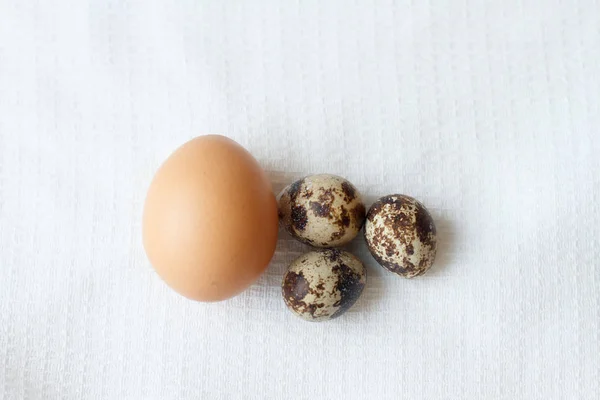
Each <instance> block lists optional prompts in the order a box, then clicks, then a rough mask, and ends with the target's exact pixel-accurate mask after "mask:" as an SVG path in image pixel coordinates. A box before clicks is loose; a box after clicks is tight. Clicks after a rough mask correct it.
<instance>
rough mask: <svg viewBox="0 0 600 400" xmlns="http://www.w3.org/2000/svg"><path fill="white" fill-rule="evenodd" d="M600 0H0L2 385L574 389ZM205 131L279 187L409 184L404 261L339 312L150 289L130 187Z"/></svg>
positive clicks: (466, 394)
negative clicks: (414, 217) (431, 227)
mask: <svg viewBox="0 0 600 400" xmlns="http://www.w3.org/2000/svg"><path fill="white" fill-rule="evenodd" d="M599 127H600V3H598V1H595V0H550V1H543V0H481V1H478V0H441V1H424V2H422V1H392V0H381V1H379V0H352V1H346V0H338V1H320V0H306V1H304V0H298V1H279V0H257V1H242V0H237V1H236V0H231V1H229V0H223V1H217V0H215V1H208V0H205V1H202V0H181V1H158V0H143V1H142V0H72V1H67V0H62V1H61V0H50V1H33V0H0V399H7V400H8V399H10V400H12V399H200V398H202V399H334V398H340V399H400V398H407V399H419V398H422V399H459V398H465V399H484V398H487V399H567V398H569V399H595V398H598V397H597V396H598V393H599V392H600V337H599V332H600V305H599V301H600V300H599V297H600V294H599V293H600V268H599V267H600V261H599V260H600V251H599V240H600V209H599V204H600V157H599V153H600V128H599ZM201 133H222V134H226V135H228V136H230V137H232V138H234V139H236V140H237V141H239V142H240V143H241V144H242V145H244V146H246V147H247V148H248V149H249V150H250V151H251V152H252V153H253V154H254V155H255V156H256V157H257V159H258V160H259V161H260V163H261V164H262V165H263V166H264V167H265V168H266V169H267V170H269V171H271V176H272V178H273V182H274V186H275V187H276V189H280V188H281V187H282V186H283V185H284V184H285V183H287V182H289V181H290V180H291V179H293V178H294V177H298V176H300V175H303V174H308V173H318V172H329V173H335V174H339V175H343V176H345V177H347V178H348V179H350V180H351V181H352V182H353V183H355V184H356V185H357V186H358V187H359V188H360V189H361V190H362V191H363V193H364V194H365V196H366V197H367V199H368V200H369V202H372V201H373V200H374V199H375V198H376V197H377V196H380V195H385V194H389V193H394V192H400V193H406V194H409V195H412V196H414V197H417V198H418V199H420V200H421V201H422V202H423V203H424V204H426V205H427V206H428V207H429V209H430V210H431V212H432V214H433V216H434V218H435V220H436V222H437V226H438V231H439V240H440V246H439V255H438V261H437V263H436V265H435V267H434V269H433V270H432V271H431V272H430V273H429V274H427V275H426V276H423V277H420V278H417V279H414V280H405V279H401V278H399V277H396V276H394V275H392V274H391V273H387V272H386V271H384V270H383V269H381V268H380V267H378V266H377V265H376V264H375V262H374V261H373V260H372V258H370V257H369V255H368V254H367V253H366V252H365V246H364V244H363V243H362V242H361V240H357V241H356V243H355V244H353V245H351V246H350V248H351V249H352V250H353V251H354V252H355V253H356V254H357V255H359V256H360V257H361V258H362V259H363V260H364V261H365V263H366V264H367V268H368V273H369V281H368V285H367V288H366V289H365V292H364V295H363V297H362V298H361V299H360V300H359V302H358V303H357V304H356V305H355V307H354V308H352V309H351V311H350V312H349V313H347V314H346V315H345V316H344V317H341V318H339V319H337V320H335V321H332V322H329V323H321V324H316V323H314V324H311V323H307V322H304V321H302V320H300V319H297V318H295V317H294V316H293V315H292V314H291V313H290V312H289V311H288V310H287V309H286V308H285V305H284V303H283V301H282V298H281V294H280V282H281V278H282V274H283V271H284V270H285V267H286V264H288V263H289V262H290V261H291V260H293V259H294V258H295V257H297V256H298V255H299V254H301V253H302V252H303V251H305V250H306V247H304V246H303V245H300V244H298V243H296V242H294V241H292V240H291V239H290V238H289V237H288V236H286V235H284V234H283V233H282V234H281V235H280V236H281V237H280V241H279V245H278V251H277V253H276V255H275V257H274V259H273V261H272V263H271V265H270V267H269V269H268V271H267V272H266V273H265V275H264V276H263V277H262V278H261V279H260V280H259V281H258V282H257V283H256V284H255V285H254V286H252V287H251V288H250V289H249V290H248V291H246V292H245V293H243V294H242V295H240V296H239V297H236V298H234V299H232V300H230V301H226V302H223V303H217V304H199V303H194V302H191V301H187V300H185V299H183V298H181V297H179V296H178V295H176V294H174V293H173V292H172V291H171V290H169V289H168V288H167V287H166V286H165V285H164V284H163V283H162V281H161V280H160V279H159V278H158V276H157V275H156V274H155V273H154V272H153V271H152V269H151V268H150V266H149V264H148V262H147V260H146V257H145V255H144V252H143V249H142V246H141V235H140V227H141V224H140V215H141V208H142V204H143V199H144V196H145V191H146V188H147V186H148V184H149V182H150V179H151V178H152V175H153V173H154V171H155V170H156V168H157V167H158V165H159V164H160V162H162V160H164V159H165V157H166V156H167V155H168V154H169V153H170V152H171V151H172V150H173V149H174V148H176V147H177V146H178V145H180V144H181V143H183V142H185V141H186V140H188V139H190V138H191V137H193V136H196V135H198V134H201Z"/></svg>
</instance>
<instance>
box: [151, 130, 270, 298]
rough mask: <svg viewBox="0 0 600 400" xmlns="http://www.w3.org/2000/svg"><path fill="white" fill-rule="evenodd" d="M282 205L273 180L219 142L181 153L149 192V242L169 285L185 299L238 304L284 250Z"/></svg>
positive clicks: (204, 140)
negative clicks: (279, 233)
mask: <svg viewBox="0 0 600 400" xmlns="http://www.w3.org/2000/svg"><path fill="white" fill-rule="evenodd" d="M277 230H278V216H277V202H276V200H275V196H274V194H273V192H272V188H271V184H270V182H269V179H268V177H267V175H266V173H265V172H264V171H263V170H262V168H261V167H260V166H259V165H258V163H257V162H256V160H255V159H254V158H253V157H252V155H250V153H248V152H247V151H246V150H245V149H244V148H243V147H242V146H240V145H239V144H237V143H236V142H234V141H233V140H231V139H228V138H226V137H224V136H218V135H207V136H200V137H198V138H196V139H193V140H191V141H189V142H188V143H186V144H184V145H183V146H181V147H180V148H179V149H177V150H176V151H175V152H174V153H173V154H172V155H171V156H170V157H169V158H168V159H167V160H166V161H165V162H164V164H163V165H162V166H161V167H160V169H159V170H158V172H157V173H156V175H155V176H154V179H153V180H152V183H151V185H150V188H149V190H148V194H147V197H146V202H145V206H144V214H143V242H144V248H145V250H146V253H147V255H148V258H149V259H150V262H151V264H152V266H153V267H154V269H155V270H156V272H157V273H158V274H159V275H160V276H161V277H162V279H163V280H164V281H165V282H166V283H167V284H168V285H169V286H171V287H172V288H173V289H174V290H175V291H177V292H179V293H180V294H182V295H183V296H185V297H188V298H190V299H194V300H199V301H219V300H224V299H227V298H229V297H232V296H235V295H236V294H238V293H240V292H241V291H243V290H244V289H246V288H247V287H248V286H249V285H251V284H252V283H253V282H254V281H255V280H256V279H257V278H258V277H259V276H260V274H261V273H262V272H263V271H264V270H265V269H266V267H267V265H268V263H269V261H270V260H271V257H272V256H273V253H274V252H275V245H276V243H277Z"/></svg>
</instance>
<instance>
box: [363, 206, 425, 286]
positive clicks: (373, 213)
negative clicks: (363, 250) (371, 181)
mask: <svg viewBox="0 0 600 400" xmlns="http://www.w3.org/2000/svg"><path fill="white" fill-rule="evenodd" d="M364 234H365V239H366V242H367V247H368V248H369V251H370V252H371V254H372V255H373V257H374V258H375V259H376V260H377V262H378V263H379V264H381V266H383V267H384V268H386V269H388V270H389V271H391V272H394V273H396V274H398V275H400V276H403V277H405V278H413V277H415V276H418V275H422V274H424V273H425V272H426V271H427V270H428V269H429V268H431V265H432V264H433V261H434V260H435V253H436V249H437V239H436V229H435V224H434V222H433V219H432V218H431V215H430V214H429V212H428V211H427V209H426V208H425V207H424V206H423V204H421V203H419V202H418V201H417V200H415V199H413V198H412V197H409V196H405V195H401V194H396V195H390V196H385V197H382V198H380V199H379V200H377V201H376V202H375V204H373V206H372V207H371V208H370V210H369V212H368V213H367V220H366V222H365V233H364Z"/></svg>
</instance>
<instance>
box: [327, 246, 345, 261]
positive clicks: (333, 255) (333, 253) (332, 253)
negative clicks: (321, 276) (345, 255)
mask: <svg viewBox="0 0 600 400" xmlns="http://www.w3.org/2000/svg"><path fill="white" fill-rule="evenodd" d="M324 254H327V255H328V257H329V261H338V260H339V259H340V256H341V255H342V252H341V250H338V249H330V250H327V252H326V253H324Z"/></svg>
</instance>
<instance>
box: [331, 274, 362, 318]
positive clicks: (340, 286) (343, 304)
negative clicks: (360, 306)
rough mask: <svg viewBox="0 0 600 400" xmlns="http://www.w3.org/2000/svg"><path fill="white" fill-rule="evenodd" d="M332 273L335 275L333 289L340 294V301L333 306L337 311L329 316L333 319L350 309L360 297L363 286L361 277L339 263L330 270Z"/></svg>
mask: <svg viewBox="0 0 600 400" xmlns="http://www.w3.org/2000/svg"><path fill="white" fill-rule="evenodd" d="M332 271H333V272H334V273H335V274H337V283H336V285H335V288H336V290H337V291H338V292H339V293H340V294H341V298H340V300H338V301H337V302H336V303H335V304H334V306H336V307H339V309H338V310H337V311H336V312H335V313H334V314H333V315H332V316H331V318H332V319H333V318H336V317H338V316H340V315H342V314H343V313H345V312H346V311H348V309H349V308H350V307H352V305H353V304H354V303H355V302H356V300H358V298H359V297H360V295H361V293H362V291H363V289H364V286H365V285H364V283H362V282H361V276H360V275H359V274H357V273H356V272H354V270H353V269H352V268H350V267H348V266H347V265H346V264H344V263H339V264H338V265H336V266H335V267H333V268H332Z"/></svg>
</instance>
